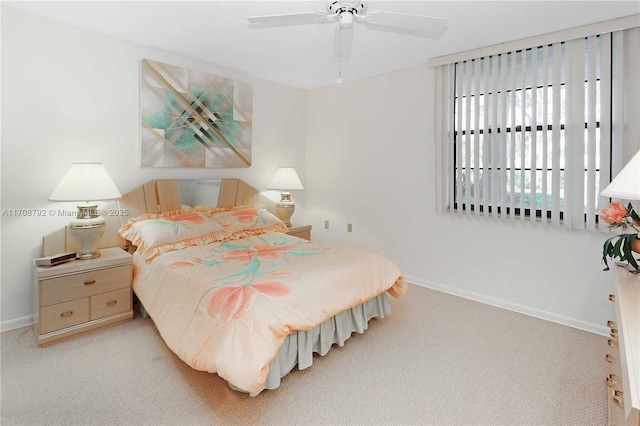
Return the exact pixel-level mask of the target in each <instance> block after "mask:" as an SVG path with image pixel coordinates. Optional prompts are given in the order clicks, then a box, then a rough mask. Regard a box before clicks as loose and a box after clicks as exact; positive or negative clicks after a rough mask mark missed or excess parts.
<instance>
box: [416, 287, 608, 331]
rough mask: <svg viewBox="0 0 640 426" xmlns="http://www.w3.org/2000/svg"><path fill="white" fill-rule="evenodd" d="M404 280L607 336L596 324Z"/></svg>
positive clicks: (452, 288) (446, 288) (465, 291)
mask: <svg viewBox="0 0 640 426" xmlns="http://www.w3.org/2000/svg"><path fill="white" fill-rule="evenodd" d="M405 279H406V280H407V282H408V283H411V284H415V285H418V286H420V287H426V288H430V289H432V290H437V291H440V292H442V293H447V294H452V295H454V296H459V297H462V298H465V299H469V300H473V301H476V302H480V303H485V304H487V305H491V306H495V307H498V308H502V309H506V310H508V311H513V312H517V313H519V314H524V315H529V316H532V317H535V318H539V319H542V320H546V321H551V322H555V323H557V324H561V325H566V326H568V327H572V328H577V329H578V330H583V331H588V332H590V333H595V334H599V335H601V336H609V331H610V330H609V329H608V328H607V327H605V326H601V325H598V324H593V323H589V322H585V321H580V320H577V319H575V318H569V317H565V316H563V315H558V314H554V313H552V312H547V311H542V310H539V309H535V308H531V307H529V306H524V305H519V304H517V303H512V302H509V301H506V300H502V299H496V298H494V297H489V296H485V295H483V294H479V293H474V292H472V291H467V290H461V289H459V288H455V287H450V286H446V285H442V284H438V283H434V282H432V281H426V280H422V279H419V278H414V277H409V276H405Z"/></svg>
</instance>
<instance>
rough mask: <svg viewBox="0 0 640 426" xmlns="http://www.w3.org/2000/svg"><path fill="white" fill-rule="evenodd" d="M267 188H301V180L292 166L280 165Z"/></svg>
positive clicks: (285, 189)
mask: <svg viewBox="0 0 640 426" xmlns="http://www.w3.org/2000/svg"><path fill="white" fill-rule="evenodd" d="M268 189H280V190H284V191H294V190H303V189H304V188H303V187H302V182H300V178H299V177H298V174H297V173H296V171H295V169H294V168H293V167H280V168H279V169H278V171H277V172H276V174H275V176H274V177H273V179H271V183H270V184H269V187H268Z"/></svg>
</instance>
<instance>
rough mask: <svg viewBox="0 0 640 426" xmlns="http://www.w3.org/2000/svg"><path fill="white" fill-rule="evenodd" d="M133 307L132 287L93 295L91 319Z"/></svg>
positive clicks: (125, 310)
mask: <svg viewBox="0 0 640 426" xmlns="http://www.w3.org/2000/svg"><path fill="white" fill-rule="evenodd" d="M130 309H131V289H130V288H129V287H127V288H123V289H121V290H116V291H110V292H108V293H104V294H98V295H96V296H91V319H92V320H94V319H98V318H104V317H108V316H109V315H114V314H118V313H120V312H127V311H128V310H130Z"/></svg>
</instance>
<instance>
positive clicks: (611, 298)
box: [609, 294, 616, 302]
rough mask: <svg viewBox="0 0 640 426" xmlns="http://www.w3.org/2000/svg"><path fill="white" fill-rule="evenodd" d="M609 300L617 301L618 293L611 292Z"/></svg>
mask: <svg viewBox="0 0 640 426" xmlns="http://www.w3.org/2000/svg"><path fill="white" fill-rule="evenodd" d="M609 300H610V301H612V302H615V301H616V295H615V294H610V295H609Z"/></svg>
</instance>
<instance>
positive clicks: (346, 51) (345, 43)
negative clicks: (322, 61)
mask: <svg viewBox="0 0 640 426" xmlns="http://www.w3.org/2000/svg"><path fill="white" fill-rule="evenodd" d="M354 32H355V31H353V27H351V28H349V29H346V28H341V27H338V28H336V32H335V36H334V38H333V62H348V61H349V60H350V59H351V48H352V47H353V33H354Z"/></svg>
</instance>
